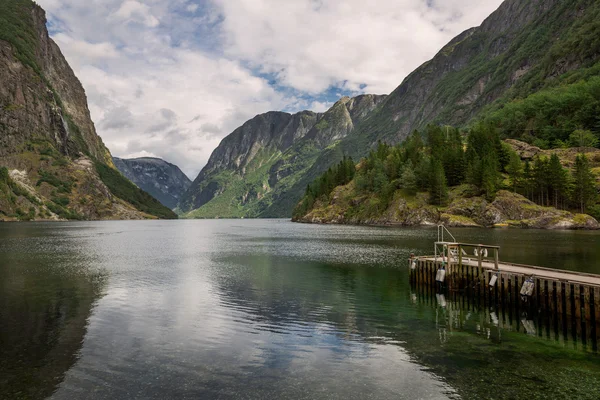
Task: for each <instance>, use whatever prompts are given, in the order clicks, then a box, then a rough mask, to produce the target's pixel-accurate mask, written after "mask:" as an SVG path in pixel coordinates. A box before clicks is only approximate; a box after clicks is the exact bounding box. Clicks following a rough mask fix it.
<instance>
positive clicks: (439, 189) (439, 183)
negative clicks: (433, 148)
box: [429, 160, 448, 206]
mask: <svg viewBox="0 0 600 400" xmlns="http://www.w3.org/2000/svg"><path fill="white" fill-rule="evenodd" d="M429 195H430V200H429V202H430V203H431V204H434V205H438V206H443V205H445V204H446V202H447V201H448V186H447V184H446V174H445V173H444V167H443V165H442V163H441V161H440V160H433V161H432V163H431V175H430V187H429Z"/></svg>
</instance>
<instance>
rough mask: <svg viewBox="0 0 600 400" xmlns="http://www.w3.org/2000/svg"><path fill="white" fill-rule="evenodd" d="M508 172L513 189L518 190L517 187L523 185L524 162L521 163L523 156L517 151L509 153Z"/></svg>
mask: <svg viewBox="0 0 600 400" xmlns="http://www.w3.org/2000/svg"><path fill="white" fill-rule="evenodd" d="M506 172H507V173H508V175H509V179H510V186H511V188H512V191H513V192H516V191H517V188H518V187H519V186H520V185H521V180H522V178H523V163H521V157H519V155H518V154H517V153H516V152H515V151H511V152H510V153H509V161H508V165H507V166H506Z"/></svg>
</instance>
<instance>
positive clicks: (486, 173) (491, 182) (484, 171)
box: [481, 158, 498, 201]
mask: <svg viewBox="0 0 600 400" xmlns="http://www.w3.org/2000/svg"><path fill="white" fill-rule="evenodd" d="M481 189H482V190H483V193H484V195H485V198H486V199H487V200H489V201H493V200H494V198H495V197H496V192H497V191H498V167H497V162H496V160H495V159H493V158H485V159H483V161H482V162H481Z"/></svg>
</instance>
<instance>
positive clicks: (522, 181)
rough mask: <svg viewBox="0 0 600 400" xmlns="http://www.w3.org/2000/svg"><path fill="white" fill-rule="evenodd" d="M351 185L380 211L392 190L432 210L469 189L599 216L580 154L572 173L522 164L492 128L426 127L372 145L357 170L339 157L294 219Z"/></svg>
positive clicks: (554, 160)
mask: <svg viewBox="0 0 600 400" xmlns="http://www.w3.org/2000/svg"><path fill="white" fill-rule="evenodd" d="M573 134H574V135H579V134H580V132H577V131H575V132H573ZM352 180H354V184H355V190H356V192H357V194H375V195H376V197H377V198H378V200H379V202H378V206H377V207H378V208H379V209H380V211H384V210H385V209H387V208H388V207H389V204H390V202H391V201H392V199H393V197H394V194H395V193H396V191H398V190H402V191H403V193H404V194H405V195H407V196H411V195H415V194H416V193H417V192H428V193H429V203H430V204H432V205H436V206H445V205H447V204H448V201H449V199H448V189H449V188H450V187H454V186H459V185H463V184H467V185H469V186H468V187H469V190H470V191H471V193H472V195H474V196H483V197H485V198H486V199H487V200H488V201H493V200H494V199H495V196H496V193H497V192H498V190H501V189H506V190H510V191H513V192H516V193H519V194H521V195H523V196H525V197H527V198H528V199H529V200H531V201H533V202H535V203H537V204H539V205H543V206H553V207H556V208H559V209H565V210H566V209H568V210H574V211H578V212H581V213H590V214H592V215H594V216H596V217H600V206H598V205H597V203H598V194H597V191H596V186H595V177H594V174H593V173H592V170H591V166H590V162H589V160H588V158H587V157H586V155H585V154H579V155H577V157H576V159H575V164H574V167H573V168H572V170H571V171H569V170H568V169H566V168H564V167H563V166H562V164H561V161H560V159H559V157H558V156H557V155H556V154H552V155H551V156H550V157H545V156H542V157H536V158H535V159H534V160H532V161H531V162H529V161H525V162H523V161H522V160H521V158H520V156H519V155H518V154H517V153H516V152H515V151H514V150H513V149H512V147H511V146H510V145H508V144H507V143H504V142H502V141H501V139H500V134H499V133H498V129H496V128H495V127H494V126H493V125H491V124H487V123H481V124H478V125H476V126H474V127H472V128H471V129H470V130H469V132H468V133H466V134H464V133H461V132H460V131H459V130H458V129H456V128H453V127H449V126H445V127H442V126H436V125H429V126H427V127H426V129H425V130H424V131H422V132H419V131H415V132H413V133H412V134H411V135H410V136H409V137H408V138H407V139H406V140H405V141H404V142H403V143H401V144H399V145H396V146H390V145H388V144H386V143H381V142H380V143H378V144H377V146H376V147H375V148H374V149H372V150H371V151H370V153H369V155H368V156H367V157H364V158H363V159H361V160H360V162H359V164H358V165H357V166H355V165H354V162H353V161H352V159H351V158H346V157H345V158H344V159H343V160H342V161H341V162H340V163H339V164H337V165H336V166H334V167H332V168H330V169H329V170H328V171H327V172H325V173H324V174H323V175H322V176H321V177H319V178H318V179H317V180H315V181H314V182H313V183H312V184H310V185H308V187H307V189H306V192H305V196H304V198H303V199H302V201H301V202H300V203H299V204H298V206H297V207H296V209H295V210H294V215H295V216H302V215H305V214H306V213H307V212H308V211H309V210H311V209H312V208H313V206H314V204H315V202H316V201H317V200H319V199H322V200H324V201H328V200H329V199H328V197H329V196H330V194H331V192H332V191H333V189H334V188H335V187H337V186H340V185H346V184H348V183H349V182H350V181H352Z"/></svg>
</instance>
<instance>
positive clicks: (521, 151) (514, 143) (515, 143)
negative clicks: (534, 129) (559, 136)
mask: <svg viewBox="0 0 600 400" xmlns="http://www.w3.org/2000/svg"><path fill="white" fill-rule="evenodd" d="M505 142H506V143H508V144H509V145H510V147H512V148H513V150H514V151H516V152H517V154H518V155H519V157H521V159H522V160H533V158H534V157H535V156H537V155H539V154H542V153H543V150H542V149H540V148H539V147H536V146H533V145H531V144H529V143H525V142H522V141H520V140H516V139H506V140H505Z"/></svg>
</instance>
